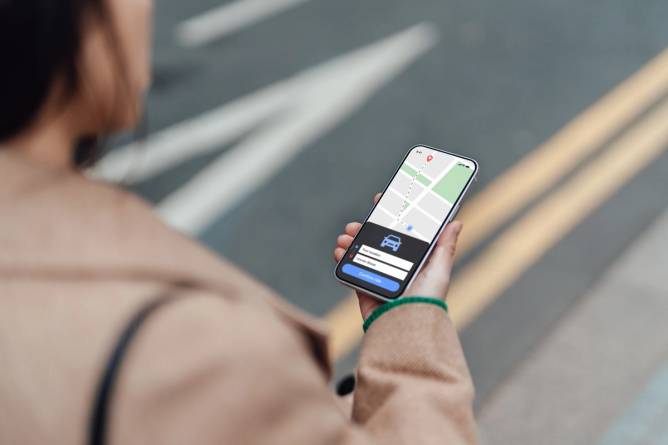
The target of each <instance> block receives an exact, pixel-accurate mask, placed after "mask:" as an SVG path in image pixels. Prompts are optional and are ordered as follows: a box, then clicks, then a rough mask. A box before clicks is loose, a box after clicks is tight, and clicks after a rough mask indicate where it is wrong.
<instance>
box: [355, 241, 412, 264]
mask: <svg viewBox="0 0 668 445" xmlns="http://www.w3.org/2000/svg"><path fill="white" fill-rule="evenodd" d="M360 253H362V254H364V255H366V256H370V257H371V258H375V259H377V260H380V261H382V262H384V263H387V264H391V265H393V266H397V267H398V268H400V269H404V270H411V268H412V267H413V263H411V262H410V261H406V260H404V259H402V258H399V257H397V256H394V255H390V254H389V253H386V252H383V251H380V250H378V249H374V248H373V247H369V246H367V245H366V244H363V245H362V248H361V249H360Z"/></svg>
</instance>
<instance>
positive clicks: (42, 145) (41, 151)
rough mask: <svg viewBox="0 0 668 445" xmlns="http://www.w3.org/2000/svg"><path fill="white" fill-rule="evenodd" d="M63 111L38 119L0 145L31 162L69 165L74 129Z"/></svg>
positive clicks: (57, 165) (72, 148)
mask: <svg viewBox="0 0 668 445" xmlns="http://www.w3.org/2000/svg"><path fill="white" fill-rule="evenodd" d="M68 121H69V119H67V116H66V114H65V113H60V115H58V116H53V115H52V116H50V117H49V118H47V117H46V116H44V117H43V118H40V119H38V122H36V123H35V124H34V125H32V126H31V127H30V128H29V129H27V130H25V131H23V132H22V133H21V134H19V135H17V136H15V137H13V138H12V139H10V140H7V141H3V142H2V145H3V146H6V149H7V150H10V151H12V152H14V153H16V154H18V155H20V156H22V157H24V158H27V159H28V160H30V161H31V162H36V163H39V164H43V165H45V166H48V167H50V168H57V169H62V168H72V167H73V162H72V160H73V151H74V143H75V141H76V136H75V132H73V131H72V129H71V126H70V125H69V122H68Z"/></svg>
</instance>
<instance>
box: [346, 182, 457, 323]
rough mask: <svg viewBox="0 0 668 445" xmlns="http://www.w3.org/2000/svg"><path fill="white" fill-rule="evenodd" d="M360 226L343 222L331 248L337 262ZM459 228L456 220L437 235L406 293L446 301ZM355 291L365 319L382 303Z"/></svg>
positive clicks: (357, 223) (378, 196)
mask: <svg viewBox="0 0 668 445" xmlns="http://www.w3.org/2000/svg"><path fill="white" fill-rule="evenodd" d="M380 195H381V194H380V193H378V194H377V195H376V196H375V197H374V203H377V202H378V200H379V199H380ZM361 228H362V224H361V223H359V222H351V223H349V224H347V225H346V227H345V230H344V233H342V234H341V235H339V236H338V238H337V239H336V248H335V249H334V258H335V259H336V261H341V259H342V258H343V256H344V255H345V254H346V251H347V250H348V248H349V247H350V245H351V244H352V242H353V239H354V238H355V236H356V235H357V233H358V232H359V231H360V229H361ZM462 228H463V225H462V223H461V222H459V221H453V222H451V223H450V224H448V226H447V227H446V228H445V230H444V231H443V233H442V234H441V236H440V237H439V239H438V241H437V243H436V246H434V249H433V250H432V253H431V255H430V257H429V260H428V262H427V264H425V265H424V267H423V268H422V269H421V270H420V273H419V274H418V276H417V277H416V278H415V280H414V281H413V284H412V285H411V286H410V287H409V288H408V289H406V291H405V292H404V294H405V295H410V296H421V297H433V298H439V299H442V300H445V298H446V295H447V292H448V288H449V287H450V275H451V273H452V266H453V264H454V259H455V252H456V249H457V239H458V238H459V234H460V233H461V231H462ZM356 293H357V298H358V300H359V305H360V312H361V313H362V318H363V319H364V320H366V319H367V317H368V316H369V315H371V313H372V312H373V311H374V310H375V309H376V308H377V307H379V306H380V305H382V304H383V302H381V301H380V300H378V299H376V298H374V297H372V296H370V295H367V294H365V293H364V292H360V291H356Z"/></svg>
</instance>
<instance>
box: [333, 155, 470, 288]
mask: <svg viewBox="0 0 668 445" xmlns="http://www.w3.org/2000/svg"><path fill="white" fill-rule="evenodd" d="M475 172H476V164H475V163H474V162H473V161H472V160H469V159H466V158H461V157H458V156H456V155H453V154H449V153H445V152H442V151H439V150H435V149H431V148H427V147H415V148H413V149H412V150H411V151H410V152H409V153H408V155H407V156H406V158H405V159H404V161H403V163H402V164H401V167H400V168H399V171H398V172H397V174H396V175H395V176H394V178H393V179H392V181H391V182H390V184H389V185H388V187H387V189H386V190H385V192H384V193H383V195H382V197H381V199H380V201H379V202H378V204H377V205H376V207H375V208H374V210H373V212H372V213H371V215H370V216H369V218H368V220H367V221H366V222H365V223H364V225H363V226H362V228H361V229H360V232H359V233H358V235H357V237H356V238H355V240H354V242H353V245H352V246H351V247H350V249H349V250H348V252H346V256H345V257H344V259H343V260H342V261H341V262H340V263H339V266H338V267H337V272H336V273H337V276H338V277H339V278H340V279H343V280H344V281H348V282H352V283H353V284H355V285H357V286H358V287H362V288H364V289H368V290H371V291H373V292H375V293H377V294H380V295H382V296H383V297H386V298H390V299H391V298H396V297H398V296H399V295H401V294H402V293H403V291H404V289H405V286H406V285H407V284H408V282H409V281H410V279H411V278H412V276H413V274H414V273H415V272H416V271H417V268H418V266H419V264H420V263H421V262H422V259H423V258H424V256H425V255H426V254H427V252H428V251H429V247H430V245H431V243H432V242H433V241H434V239H435V238H436V236H437V235H438V233H439V231H440V230H441V227H442V226H443V224H444V223H445V221H446V220H447V218H448V216H449V215H450V214H451V213H452V212H453V210H454V208H455V206H456V205H458V201H459V199H460V196H461V195H462V194H463V192H464V191H465V190H466V187H467V186H468V184H469V182H470V181H471V180H472V178H473V177H474V175H475Z"/></svg>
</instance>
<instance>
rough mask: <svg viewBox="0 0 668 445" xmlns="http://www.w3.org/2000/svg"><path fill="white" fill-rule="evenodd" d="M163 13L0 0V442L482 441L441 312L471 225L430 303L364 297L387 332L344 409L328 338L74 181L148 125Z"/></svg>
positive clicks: (433, 284) (422, 287) (376, 326)
mask: <svg viewBox="0 0 668 445" xmlns="http://www.w3.org/2000/svg"><path fill="white" fill-rule="evenodd" d="M150 15H151V2H150V1H149V0H61V1H59V2H54V1H53V0H0V53H1V54H2V56H3V58H4V60H5V61H6V62H7V63H6V64H5V65H4V66H3V69H2V70H0V97H1V98H2V103H0V109H1V110H2V115H1V116H0V146H1V149H0V177H1V178H2V187H1V188H0V214H1V215H2V217H1V218H0V358H1V363H2V368H1V369H2V371H1V372H0V444H24V445H26V444H46V443H48V444H82V443H117V444H148V443H159V444H189V443H192V444H232V443H234V444H291V445H292V444H325V443H326V444H381V443H382V444H404V443H411V444H427V443H439V444H455V443H457V444H459V443H475V442H476V433H475V425H474V420H473V415H472V409H471V404H472V399H473V389H472V384H471V380H470V377H469V373H468V370H467V367H466V363H465V360H464V357H463V354H462V351H461V347H460V345H459V342H458V339H457V334H456V331H455V330H454V328H453V327H452V324H451V322H450V321H449V319H448V317H447V313H446V311H445V310H444V308H443V306H444V305H443V304H442V301H443V299H444V298H445V294H446V290H447V288H448V281H449V276H450V270H451V267H452V261H453V256H454V251H455V244H456V239H457V236H458V234H459V231H460V230H461V224H459V223H453V224H451V225H450V226H449V227H448V228H447V229H446V231H445V232H444V235H443V236H442V238H441V239H440V241H439V244H438V247H437V248H436V249H435V251H434V254H433V256H432V258H431V260H430V263H429V265H428V266H427V267H426V268H425V269H424V271H423V272H422V273H421V275H420V277H419V278H418V280H417V281H416V284H415V285H414V286H413V287H412V288H411V289H410V290H409V295H414V296H422V297H429V298H424V299H422V300H419V301H414V300H402V303H401V304H392V305H389V306H388V305H386V306H382V307H381V308H380V309H379V304H378V303H377V302H375V301H374V300H372V299H371V298H370V297H367V296H364V295H360V296H359V298H360V307H361V310H362V315H363V317H364V318H365V319H367V325H368V324H370V323H371V322H372V321H373V323H372V324H371V326H370V328H369V329H368V332H367V333H366V335H365V338H364V341H363V344H362V350H361V353H360V362H359V366H358V370H357V376H358V382H357V387H356V389H355V392H354V396H353V400H352V402H353V403H352V405H346V404H344V403H341V400H340V399H337V398H336V397H335V396H334V395H332V394H331V393H330V392H329V390H328V386H327V381H328V379H329V377H330V374H329V373H330V363H329V361H328V358H327V353H326V341H325V340H326V339H325V336H324V334H323V332H324V331H323V328H322V326H321V324H320V323H319V322H318V321H316V320H313V319H311V318H309V317H308V316H306V315H304V314H302V313H301V312H299V311H298V310H296V309H294V308H292V307H290V306H288V305H287V304H286V303H284V302H283V301H281V300H280V299H279V298H278V297H276V296H275V295H274V294H273V293H272V292H271V291H270V290H269V289H267V288H265V287H263V286H262V285H260V284H258V283H257V282H256V281H254V280H253V279H251V278H249V277H248V276H246V275H244V274H243V273H242V272H240V271H239V270H237V269H235V268H234V267H233V266H232V265H230V264H228V263H226V262H225V261H223V260H221V259H220V258H217V257H215V256H214V255H212V254H211V253H209V252H208V251H206V250H205V249H204V248H202V247H201V246H198V245H197V244H195V243H194V242H192V241H190V240H188V239H185V238H183V237H182V236H180V235H179V234H177V233H175V232H174V231H172V230H170V229H169V228H167V227H165V226H164V225H163V224H161V223H160V221H158V220H157V219H156V217H154V215H153V213H152V212H151V210H150V208H149V207H148V206H147V205H146V204H145V203H144V202H142V201H140V200H139V199H137V198H135V197H133V196H131V195H129V194H127V193H126V192H123V191H121V190H118V189H116V188H114V187H112V186H109V185H105V184H102V183H99V182H94V181H92V180H89V179H86V178H85V177H84V176H83V175H82V174H81V173H80V172H79V167H80V166H81V165H82V164H84V163H85V162H86V161H89V160H90V159H91V152H90V151H89V150H88V149H85V148H82V147H90V146H91V144H83V145H82V144H81V141H90V140H92V139H93V136H104V135H107V134H109V133H112V132H114V131H118V130H123V129H127V128H130V127H132V126H135V125H137V123H138V121H139V119H140V116H141V114H142V98H143V95H144V93H145V91H146V89H147V87H148V84H149V54H148V53H149V46H150V45H149V34H150V25H149V23H150ZM75 147H78V148H75ZM359 227H360V224H358V223H351V224H349V225H348V226H347V227H346V230H345V234H343V235H341V236H340V237H339V238H338V240H337V247H336V250H335V257H336V258H337V259H339V258H340V257H341V256H342V255H343V252H344V251H345V249H346V248H347V247H348V246H349V245H350V243H351V240H352V237H353V236H354V235H355V233H356V232H357V231H358V230H359ZM403 301H406V303H403ZM367 327H368V326H367Z"/></svg>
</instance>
